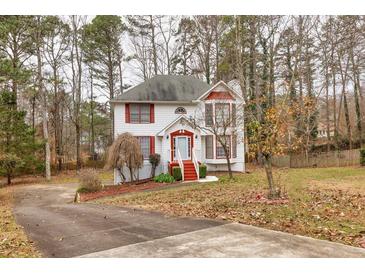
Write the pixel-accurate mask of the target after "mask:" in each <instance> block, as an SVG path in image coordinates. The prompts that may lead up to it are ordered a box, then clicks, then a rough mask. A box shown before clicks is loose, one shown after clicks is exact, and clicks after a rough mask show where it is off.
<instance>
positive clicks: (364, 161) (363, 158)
mask: <svg viewBox="0 0 365 274" xmlns="http://www.w3.org/2000/svg"><path fill="white" fill-rule="evenodd" d="M360 165H362V166H365V148H362V149H360Z"/></svg>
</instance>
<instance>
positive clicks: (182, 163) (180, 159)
mask: <svg viewBox="0 0 365 274" xmlns="http://www.w3.org/2000/svg"><path fill="white" fill-rule="evenodd" d="M177 161H178V162H179V167H180V170H181V179H182V181H184V162H183V161H182V158H181V154H180V150H179V149H177Z"/></svg>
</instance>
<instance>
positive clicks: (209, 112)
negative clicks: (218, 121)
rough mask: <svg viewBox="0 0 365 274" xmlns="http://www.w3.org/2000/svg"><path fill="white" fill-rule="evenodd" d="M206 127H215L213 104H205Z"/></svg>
mask: <svg viewBox="0 0 365 274" xmlns="http://www.w3.org/2000/svg"><path fill="white" fill-rule="evenodd" d="M205 125H206V126H207V127H210V126H212V125H213V104H205Z"/></svg>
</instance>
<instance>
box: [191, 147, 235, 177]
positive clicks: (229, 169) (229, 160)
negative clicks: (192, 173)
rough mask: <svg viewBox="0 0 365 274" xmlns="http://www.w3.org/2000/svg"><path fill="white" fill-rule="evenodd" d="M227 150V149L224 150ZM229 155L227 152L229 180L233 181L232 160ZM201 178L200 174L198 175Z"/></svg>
mask: <svg viewBox="0 0 365 274" xmlns="http://www.w3.org/2000/svg"><path fill="white" fill-rule="evenodd" d="M224 150H226V149H224ZM229 156H230V155H229V154H228V153H227V152H226V160H227V167H228V175H229V179H233V173H232V167H231V159H230V158H229ZM198 177H199V174H198Z"/></svg>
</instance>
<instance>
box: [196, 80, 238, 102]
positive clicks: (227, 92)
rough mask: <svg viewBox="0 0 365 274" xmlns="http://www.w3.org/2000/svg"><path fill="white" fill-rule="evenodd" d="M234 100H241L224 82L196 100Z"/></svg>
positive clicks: (220, 82)
mask: <svg viewBox="0 0 365 274" xmlns="http://www.w3.org/2000/svg"><path fill="white" fill-rule="evenodd" d="M236 98H238V99H241V100H242V99H243V98H242V96H241V95H240V94H238V93H237V92H236V91H234V90H233V89H232V88H231V87H230V86H228V85H227V84H226V83H225V82H223V81H219V82H218V83H217V84H215V85H214V86H213V87H211V88H210V89H209V90H207V91H206V92H205V93H204V94H202V95H201V96H200V97H199V98H198V100H214V99H215V100H217V99H218V100H235V99H236Z"/></svg>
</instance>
